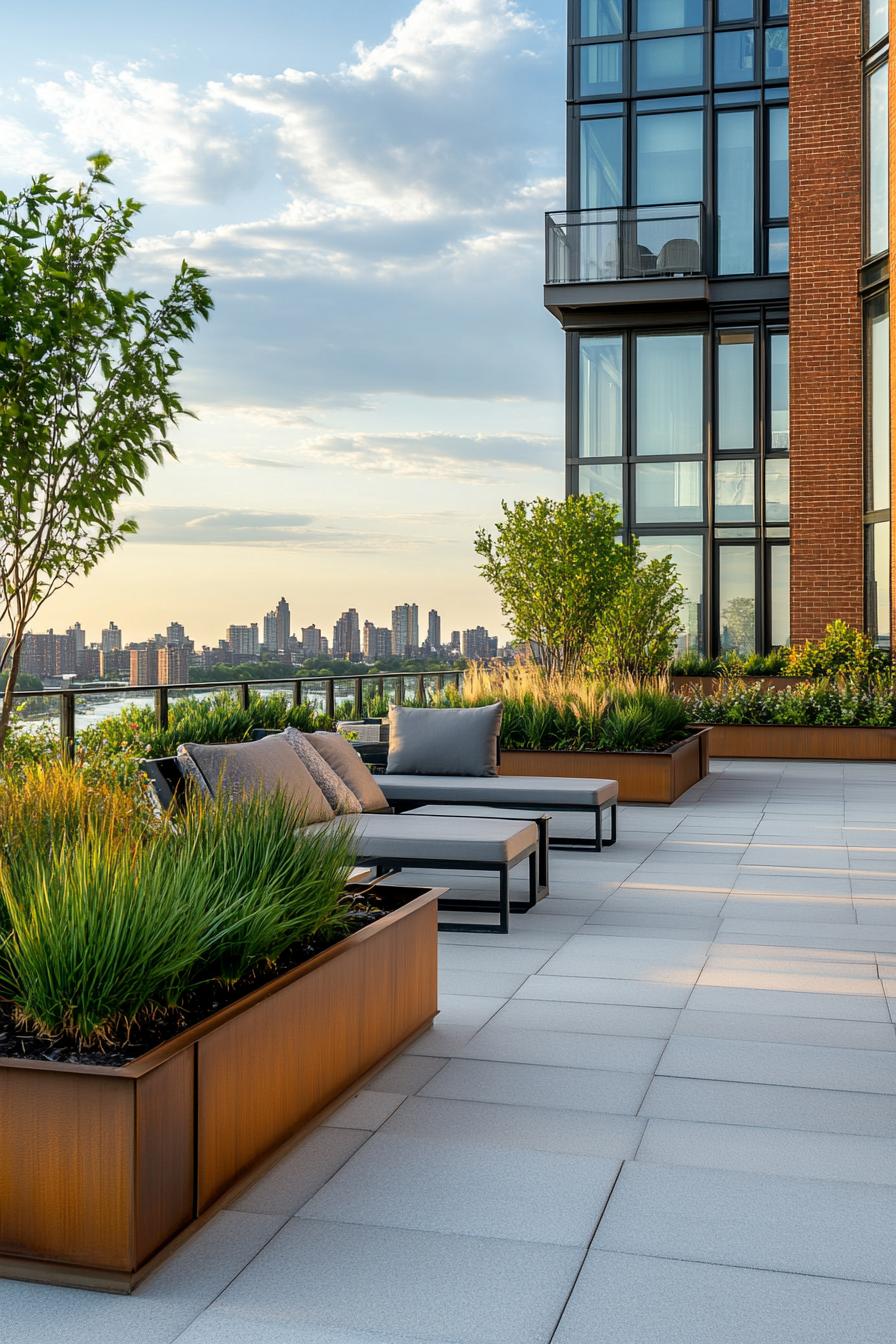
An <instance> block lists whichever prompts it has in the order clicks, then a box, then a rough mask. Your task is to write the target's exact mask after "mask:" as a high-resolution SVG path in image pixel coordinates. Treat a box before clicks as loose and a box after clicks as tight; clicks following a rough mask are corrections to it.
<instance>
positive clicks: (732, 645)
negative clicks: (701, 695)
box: [718, 545, 756, 654]
mask: <svg viewBox="0 0 896 1344" xmlns="http://www.w3.org/2000/svg"><path fill="white" fill-rule="evenodd" d="M718 555H719V647H720V649H721V650H722V652H723V653H731V652H735V651H736V652H737V653H743V654H746V653H755V652H756V548H755V546H726V545H722V546H719V548H718Z"/></svg>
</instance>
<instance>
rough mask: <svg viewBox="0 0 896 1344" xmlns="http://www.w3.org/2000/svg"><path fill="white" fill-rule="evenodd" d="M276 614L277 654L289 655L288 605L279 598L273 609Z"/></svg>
mask: <svg viewBox="0 0 896 1344" xmlns="http://www.w3.org/2000/svg"><path fill="white" fill-rule="evenodd" d="M275 610H276V613H277V652H278V653H282V654H288V653H289V633H290V615H289V603H288V602H287V600H286V598H285V597H281V599H280V601H279V602H278V603H277V606H276V608H275Z"/></svg>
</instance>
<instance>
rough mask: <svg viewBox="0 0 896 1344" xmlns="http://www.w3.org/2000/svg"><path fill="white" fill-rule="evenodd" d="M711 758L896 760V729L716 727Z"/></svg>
mask: <svg viewBox="0 0 896 1344" xmlns="http://www.w3.org/2000/svg"><path fill="white" fill-rule="evenodd" d="M709 750H710V754H711V755H712V756H729V757H736V758H749V757H754V758H758V759H763V758H765V759H768V760H779V761H780V760H787V761H896V728H800V727H792V726H791V725H789V724H782V725H781V726H780V727H779V726H777V725H772V724H768V725H760V726H754V725H752V724H721V723H720V724H714V725H713V727H712V728H711V729H710V735H709Z"/></svg>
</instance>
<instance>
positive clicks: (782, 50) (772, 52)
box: [765, 24, 790, 79]
mask: <svg viewBox="0 0 896 1344" xmlns="http://www.w3.org/2000/svg"><path fill="white" fill-rule="evenodd" d="M789 33H790V29H789V28H788V27H787V25H786V24H782V25H780V26H779V27H777V28H766V30H765V77H766V79H787V77H788V75H789V74H790V56H789V50H788V36H789Z"/></svg>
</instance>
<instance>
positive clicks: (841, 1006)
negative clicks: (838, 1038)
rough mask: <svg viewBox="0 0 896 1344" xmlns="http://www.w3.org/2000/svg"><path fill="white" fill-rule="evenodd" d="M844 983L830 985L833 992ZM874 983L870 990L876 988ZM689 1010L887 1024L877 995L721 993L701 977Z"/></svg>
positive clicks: (883, 1004) (881, 998)
mask: <svg viewBox="0 0 896 1344" xmlns="http://www.w3.org/2000/svg"><path fill="white" fill-rule="evenodd" d="M838 983H841V982H837V981H834V980H831V981H830V986H831V989H832V990H833V987H834V985H836V984H838ZM873 986H874V981H868V982H867V987H869V988H873ZM688 1007H689V1008H700V1009H702V1010H703V1011H705V1012H718V1013H729V1012H730V1013H753V1012H755V1013H777V1014H779V1015H780V1016H783V1017H786V1016H792V1017H816V1018H824V1017H830V1018H842V1019H844V1020H847V1021H858V1022H885V1021H886V1020H887V1011H886V1008H887V1005H886V1001H885V999H884V995H883V993H882V992H880V991H879V990H878V991H877V992H874V993H865V994H856V993H853V994H844V993H834V992H828V993H824V994H821V993H819V994H815V993H802V992H800V991H799V990H796V989H793V990H786V989H720V988H714V987H712V986H708V985H705V984H704V983H703V977H702V976H701V978H700V980H699V981H698V983H697V985H696V987H695V989H694V992H693V993H692V994H691V997H690V998H689V999H688Z"/></svg>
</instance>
